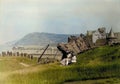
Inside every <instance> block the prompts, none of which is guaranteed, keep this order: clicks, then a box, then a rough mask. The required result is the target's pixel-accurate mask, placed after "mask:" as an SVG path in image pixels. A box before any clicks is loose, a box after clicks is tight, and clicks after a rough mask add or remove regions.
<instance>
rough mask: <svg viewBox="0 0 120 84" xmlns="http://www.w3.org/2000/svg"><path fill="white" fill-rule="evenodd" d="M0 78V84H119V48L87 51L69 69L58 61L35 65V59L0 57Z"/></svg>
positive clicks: (108, 47)
mask: <svg viewBox="0 0 120 84" xmlns="http://www.w3.org/2000/svg"><path fill="white" fill-rule="evenodd" d="M21 63H24V64H26V65H29V66H23V65H22V64H21ZM1 66H2V67H1ZM0 75H1V76H2V78H0V84H63V83H65V84H119V83H120V79H119V78H120V46H114V47H112V46H104V47H99V48H95V49H92V50H88V51H86V52H84V53H81V54H79V55H78V56H77V63H75V64H71V65H70V66H62V65H60V64H59V63H58V62H56V63H50V64H43V65H38V64H37V63H36V59H34V60H30V59H28V58H24V57H0ZM72 81H75V82H72ZM76 81H78V82H76ZM69 82H72V83H69Z"/></svg>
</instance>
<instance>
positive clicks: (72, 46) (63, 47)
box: [57, 35, 91, 59]
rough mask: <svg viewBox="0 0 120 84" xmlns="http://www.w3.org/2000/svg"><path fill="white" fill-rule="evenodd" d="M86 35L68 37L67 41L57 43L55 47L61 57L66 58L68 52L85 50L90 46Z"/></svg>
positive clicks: (75, 52)
mask: <svg viewBox="0 0 120 84" xmlns="http://www.w3.org/2000/svg"><path fill="white" fill-rule="evenodd" d="M88 40H89V39H87V37H86V36H83V35H80V36H79V37H76V36H70V37H68V43H59V44H58V45H57V48H58V49H59V50H60V51H61V52H62V54H63V57H62V59H63V58H66V55H67V53H68V52H73V53H74V54H75V55H77V54H78V53H81V52H83V51H86V50H88V49H90V48H91V44H90V43H89V41H88Z"/></svg>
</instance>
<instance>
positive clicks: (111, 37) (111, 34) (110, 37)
mask: <svg viewBox="0 0 120 84" xmlns="http://www.w3.org/2000/svg"><path fill="white" fill-rule="evenodd" d="M116 39H117V38H116V37H115V35H114V32H113V30H112V28H111V30H110V32H109V33H108V36H107V42H108V44H109V45H111V44H113V43H115V40H116Z"/></svg>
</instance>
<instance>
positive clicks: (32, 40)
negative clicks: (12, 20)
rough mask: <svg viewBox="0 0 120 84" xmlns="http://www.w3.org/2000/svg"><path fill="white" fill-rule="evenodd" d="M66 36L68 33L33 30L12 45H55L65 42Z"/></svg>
mask: <svg viewBox="0 0 120 84" xmlns="http://www.w3.org/2000/svg"><path fill="white" fill-rule="evenodd" d="M68 36H70V35H68V34H53V33H39V32H34V33H30V34H27V35H26V36H24V37H23V38H22V39H20V40H18V41H17V42H16V43H15V44H14V45H23V46H24V45H43V46H44V45H47V44H50V45H56V44H57V43H60V42H67V38H68Z"/></svg>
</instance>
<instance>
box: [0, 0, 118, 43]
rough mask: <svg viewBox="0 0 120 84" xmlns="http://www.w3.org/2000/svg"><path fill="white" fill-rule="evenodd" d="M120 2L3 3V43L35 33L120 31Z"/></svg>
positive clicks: (0, 20)
mask: <svg viewBox="0 0 120 84" xmlns="http://www.w3.org/2000/svg"><path fill="white" fill-rule="evenodd" d="M119 26H120V0H0V44H3V43H6V42H9V41H14V40H18V39H20V38H22V37H23V36H25V35H26V34H28V33H32V32H48V33H59V34H80V33H86V31H87V30H95V29H97V28H99V27H106V28H107V31H109V29H110V28H111V27H112V28H113V30H114V31H117V32H118V31H119V32H120V28H119Z"/></svg>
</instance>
